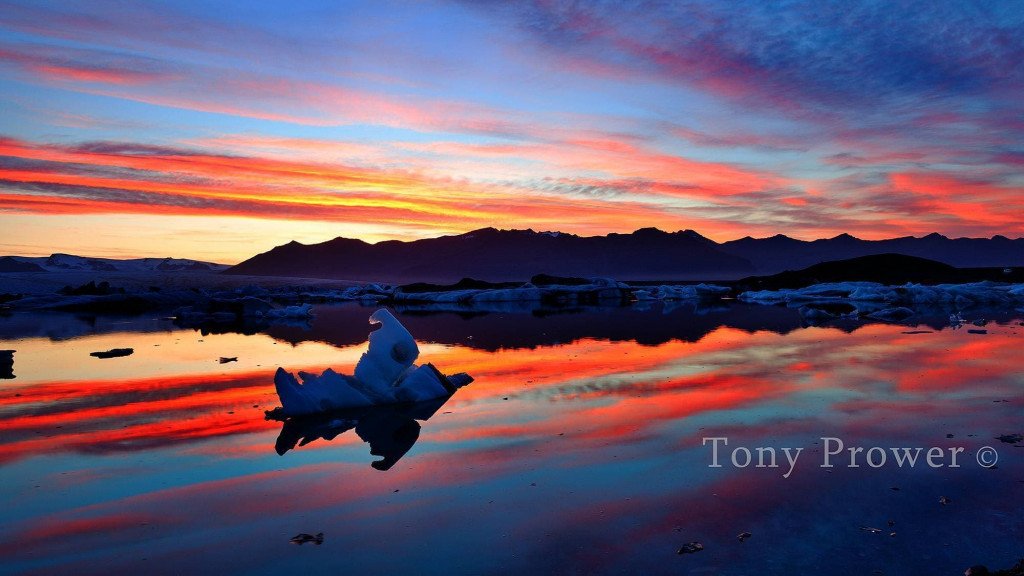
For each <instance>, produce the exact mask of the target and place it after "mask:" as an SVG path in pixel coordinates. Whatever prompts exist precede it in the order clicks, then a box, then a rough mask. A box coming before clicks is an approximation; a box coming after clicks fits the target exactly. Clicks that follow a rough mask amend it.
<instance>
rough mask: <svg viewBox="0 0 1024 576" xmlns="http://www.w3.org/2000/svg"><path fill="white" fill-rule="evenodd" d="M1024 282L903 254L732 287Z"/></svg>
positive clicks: (1009, 272)
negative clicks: (985, 281)
mask: <svg viewBox="0 0 1024 576" xmlns="http://www.w3.org/2000/svg"><path fill="white" fill-rule="evenodd" d="M983 280H990V281H994V282H1014V283H1017V282H1024V268H1011V269H1006V268H1003V267H972V268H957V267H954V266H950V265H949V264H944V263H942V262H936V261H935V260H929V259H927V258H921V257H918V256H906V255H904V254H871V255H869V256H858V257H856V258H848V259H845V260H833V261H830V262H821V263H818V264H814V265H812V266H808V267H807V268H804V269H802V270H788V271H786V272H779V273H778V274H773V275H770V276H751V277H748V278H743V279H740V280H738V281H736V282H734V283H733V287H734V288H735V291H736V292H743V291H745V290H779V289H783V288H802V287H805V286H811V285H813V284H821V283H825V282H877V283H879V284H885V285H890V286H896V285H901V284H906V283H908V282H911V283H914V284H928V285H932V284H960V283H964V282H981V281H983Z"/></svg>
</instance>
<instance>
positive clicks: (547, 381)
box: [0, 303, 1024, 575]
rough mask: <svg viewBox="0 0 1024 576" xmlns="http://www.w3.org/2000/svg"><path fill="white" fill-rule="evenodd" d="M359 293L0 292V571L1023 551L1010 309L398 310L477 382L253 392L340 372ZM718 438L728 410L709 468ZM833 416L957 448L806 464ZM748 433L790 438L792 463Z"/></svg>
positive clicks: (460, 566)
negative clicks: (354, 400)
mask: <svg viewBox="0 0 1024 576" xmlns="http://www.w3.org/2000/svg"><path fill="white" fill-rule="evenodd" d="M373 310H374V308H370V307H363V306H359V305H357V304H341V305H322V306H317V307H316V308H315V309H314V316H313V318H312V320H311V321H310V322H309V323H308V324H303V323H294V324H291V325H274V326H271V327H268V328H264V329H262V330H257V331H252V333H249V334H245V333H241V332H235V331H232V330H223V331H219V332H221V333H213V332H210V331H202V330H194V329H183V328H180V327H177V326H175V325H174V324H173V323H172V322H170V321H169V320H166V319H161V318H156V317H147V316H142V317H134V318H110V317H106V318H105V317H99V318H97V317H85V316H75V315H69V314H34V313H33V314H28V313H15V314H12V315H10V316H7V317H2V318H0V341H2V345H0V348H2V349H11V350H15V353H14V364H13V368H12V373H13V375H14V378H13V379H10V378H8V379H4V380H0V413H2V415H3V418H2V419H0V430H2V433H0V485H2V486H3V493H4V502H5V505H4V507H3V509H2V511H0V518H2V521H0V555H2V557H3V559H4V560H3V562H2V564H0V573H4V574H54V573H61V574H78V575H87V574H112V573H138V574H189V573H216V572H232V573H246V574H284V573H302V574H338V573H350V574H413V573H415V574H450V573H453V572H454V573H476V574H791V573H808V574H818V573H820V574H873V573H874V574H885V575H900V574H962V573H963V570H964V569H965V568H967V567H968V566H971V565H975V564H986V565H988V566H989V567H990V568H994V567H1002V568H1008V567H1009V566H1011V565H1012V564H1014V563H1015V562H1016V561H1017V559H1018V558H1019V557H1021V555H1022V554H1024V549H1022V546H1021V542H1024V506H1022V503H1024V449H1022V448H1021V441H1020V439H1019V437H1017V438H1015V437H1014V435H1016V434H1020V433H1022V432H1024V418H1022V416H1024V355H1022V354H1021V353H1020V350H1021V349H1022V342H1024V326H1022V325H1021V320H1022V319H1024V314H1021V313H1019V312H1013V311H1012V310H1011V311H1009V312H1002V313H988V314H983V313H982V312H981V311H978V312H977V313H975V315H974V317H971V318H965V320H968V321H969V323H967V324H965V325H963V326H960V327H958V328H954V327H952V326H950V325H949V322H948V319H947V318H944V317H942V316H936V317H935V318H934V319H931V320H924V321H921V320H920V319H918V320H915V322H914V323H912V324H906V323H904V324H899V323H884V322H861V321H857V322H852V321H851V322H845V323H844V322H833V323H829V324H827V325H824V326H814V325H808V324H807V323H806V322H805V321H804V320H803V319H802V318H801V316H800V314H799V312H797V311H796V310H793V309H790V308H780V307H774V306H758V305H751V304H743V303H732V304H728V305H716V306H711V307H702V306H700V305H694V304H686V305H681V306H669V305H665V304H662V303H654V304H649V305H646V306H642V307H638V306H628V307H610V308H587V309H580V310H572V311H563V312H561V313H554V312H545V313H539V312H538V313H530V312H523V311H519V312H516V313H493V312H492V313H472V312H468V311H467V312H464V313H461V314H455V313H428V312H423V311H420V312H414V311H403V310H401V309H399V310H396V312H395V313H396V316H397V317H398V318H399V319H400V320H401V322H402V323H403V324H404V325H405V326H406V327H407V328H408V330H409V331H410V332H411V333H412V334H413V335H414V336H415V337H416V340H417V342H418V343H419V349H420V360H421V361H423V362H431V363H433V364H435V365H437V366H439V367H443V368H445V369H447V370H450V371H452V372H466V373H468V374H470V375H472V376H473V378H474V379H475V381H474V382H473V383H472V384H471V385H469V386H466V387H465V388H463V389H460V390H458V392H457V393H456V394H455V395H454V396H452V397H451V398H449V399H447V401H444V400H442V401H440V402H438V403H436V405H433V406H421V407H415V408H408V407H388V408H385V409H382V410H365V411H362V412H358V413H348V414H342V415H337V416H333V417H327V418H324V419H321V420H319V421H312V422H307V423H304V424H303V425H297V424H295V423H288V422H286V423H282V422H279V421H275V420H272V419H267V418H266V417H265V411H267V410H271V409H273V408H274V407H276V406H278V405H279V402H278V399H277V395H276V393H275V391H274V384H273V375H274V372H275V371H276V370H277V368H278V367H283V368H284V369H286V370H289V371H295V372H297V371H299V370H304V371H308V372H314V373H320V372H321V371H323V370H324V369H325V368H327V367H333V368H335V369H337V370H339V371H340V372H350V371H351V369H352V367H353V366H354V365H355V363H356V361H357V360H358V359H359V357H360V355H361V354H362V353H363V352H364V351H365V350H366V337H367V332H368V331H369V329H370V326H369V325H368V324H367V320H366V319H367V316H368V315H369V314H370V313H371V312H372V311H373ZM215 332H216V331H215ZM124 347H130V348H132V349H133V353H132V354H131V355H129V356H124V357H118V358H109V359H100V358H94V357H90V353H92V352H95V351H100V350H109V349H115V348H124ZM221 358H224V359H231V358H237V360H233V361H226V362H224V363H222V362H221V361H220V359H221ZM705 438H728V442H729V445H728V447H725V446H722V447H721V450H722V451H721V453H720V454H719V459H720V461H719V463H720V464H722V466H721V467H712V466H711V465H712V449H711V446H710V445H709V444H708V443H707V442H706V441H704V439H705ZM822 438H837V439H841V440H842V442H843V443H844V448H846V447H864V448H870V447H881V448H882V449H884V450H886V451H888V450H890V449H891V448H900V447H925V448H929V447H937V448H939V449H941V450H943V451H945V453H946V454H948V453H949V450H950V449H956V448H962V453H961V454H960V458H959V464H960V466H959V467H957V468H951V467H949V466H948V463H949V462H948V458H947V459H946V464H947V466H943V467H941V468H938V467H930V466H927V465H925V464H924V462H922V461H919V462H917V465H916V466H913V467H908V466H903V467H900V466H898V465H897V464H896V463H895V462H894V461H893V458H891V457H890V458H888V460H887V461H886V463H885V465H883V466H880V467H878V468H875V467H872V466H871V465H869V464H868V463H867V462H866V461H865V456H864V454H860V455H858V456H857V457H858V459H859V464H860V465H859V466H858V467H850V466H848V463H849V460H850V457H849V456H850V455H849V453H848V452H847V451H846V450H844V451H843V452H841V453H839V454H836V455H834V456H832V462H833V464H835V466H833V467H832V468H823V467H821V466H820V464H821V463H822V457H823V452H824V451H825V450H826V449H827V448H829V447H828V446H826V445H825V443H824V442H823V440H822ZM986 446H987V447H990V448H992V449H993V450H994V451H995V453H996V454H997V462H996V463H995V465H994V466H991V467H986V466H983V465H981V464H979V462H978V460H979V459H984V458H981V456H980V452H979V451H981V450H983V448H984V447H986ZM737 447H746V448H749V449H751V450H755V451H754V452H753V460H752V461H751V462H750V464H749V465H746V466H743V467H740V466H739V465H738V464H743V454H742V453H741V454H740V455H739V461H738V464H737V463H734V461H733V459H732V454H734V452H733V450H734V449H735V448H737ZM757 447H775V448H776V449H781V448H783V447H789V448H794V449H795V448H802V449H803V451H802V453H801V454H800V457H799V459H798V460H797V462H796V464H795V465H794V466H792V470H789V471H790V472H791V473H790V474H789V475H788V477H784V474H786V473H787V469H789V468H791V467H790V466H789V464H788V463H787V462H786V459H785V457H784V456H783V455H782V453H781V452H780V453H779V454H778V458H779V467H775V468H773V467H768V466H765V467H760V468H759V467H756V464H757V457H758V454H757V452H756V448H757ZM371 452H372V453H371ZM922 460H923V457H922ZM984 463H985V464H986V465H988V464H989V462H988V461H987V460H986V461H985V462H984ZM301 534H307V535H310V536H311V539H309V540H308V541H306V540H304V539H302V538H299V539H298V540H297V542H303V543H301V544H298V543H295V542H292V540H293V538H294V537H296V536H298V535H301ZM318 534H322V542H320V543H318V539H317V538H316V535H318ZM743 534H748V535H749V536H747V537H744V538H740V535H743ZM691 543H700V545H701V548H702V549H700V550H699V551H693V552H687V550H686V547H687V546H688V545H689V544H691ZM680 552H684V553H680Z"/></svg>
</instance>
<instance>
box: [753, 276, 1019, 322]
mask: <svg viewBox="0 0 1024 576" xmlns="http://www.w3.org/2000/svg"><path fill="white" fill-rule="evenodd" d="M738 298H739V300H741V301H744V302H751V303H756V304H766V305H778V304H785V305H787V306H790V307H795V308H799V309H800V311H801V313H802V314H804V316H805V317H806V318H808V319H828V318H835V317H839V316H846V317H854V316H867V317H869V318H873V319H876V320H884V321H899V320H903V319H905V318H908V317H910V316H911V315H913V314H914V313H915V311H917V310H921V309H929V310H935V309H942V310H946V311H949V312H951V313H956V312H959V311H966V310H970V309H972V308H980V307H990V308H991V307H1008V308H1014V307H1017V306H1021V305H1024V284H1005V283H998V282H973V283H968V284H938V285H935V286H924V285H921V284H910V283H908V284H904V285H902V286H885V285H883V284H878V283H874V282H832V283H825V284H814V285H812V286H807V287H804V288H793V289H782V290H758V291H749V292H743V293H742V294H740V295H739V297H738Z"/></svg>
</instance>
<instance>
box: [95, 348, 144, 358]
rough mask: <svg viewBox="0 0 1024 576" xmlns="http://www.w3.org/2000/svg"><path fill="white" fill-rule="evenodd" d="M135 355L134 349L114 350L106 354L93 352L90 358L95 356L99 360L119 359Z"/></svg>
mask: <svg viewBox="0 0 1024 576" xmlns="http://www.w3.org/2000/svg"><path fill="white" fill-rule="evenodd" d="M134 353H135V349H134V348H114V349H112V350H107V351H104V352H93V353H91V354H89V356H95V357H97V358H119V357H121V356H131V355H132V354H134Z"/></svg>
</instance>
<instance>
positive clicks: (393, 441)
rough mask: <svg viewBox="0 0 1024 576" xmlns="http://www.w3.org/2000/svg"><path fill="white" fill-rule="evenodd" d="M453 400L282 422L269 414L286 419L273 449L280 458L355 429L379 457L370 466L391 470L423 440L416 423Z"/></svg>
mask: <svg viewBox="0 0 1024 576" xmlns="http://www.w3.org/2000/svg"><path fill="white" fill-rule="evenodd" d="M449 398H450V396H445V397H443V398H435V399H433V400H426V401H423V402H416V403H407V404H388V405H384V406H366V407H363V408H348V409H345V410H338V411H335V412H330V413H324V414H315V415H310V416H301V417H295V418H282V417H281V416H280V415H279V413H274V412H270V413H268V414H267V417H268V418H270V419H279V420H280V419H283V425H282V426H281V433H280V434H279V435H278V437H277V442H276V443H275V444H274V449H275V450H276V451H277V453H278V454H280V455H282V456H283V455H284V453H285V452H287V451H289V450H292V449H294V448H295V447H296V446H305V445H306V444H309V443H310V442H312V441H314V440H319V439H321V438H322V439H324V440H327V441H331V440H334V438H336V437H337V436H338V435H339V434H343V433H345V432H348V431H349V430H352V429H355V433H356V435H357V436H359V438H360V439H361V440H362V441H363V442H367V443H369V444H370V454H371V455H373V456H380V457H381V460H377V461H375V462H373V463H371V464H370V465H371V466H373V467H374V468H376V469H377V470H388V469H389V468H391V467H392V466H394V465H395V463H396V462H398V461H399V460H400V459H401V458H402V456H405V454H406V452H408V451H409V449H410V448H412V447H413V444H415V443H416V440H417V439H419V437H420V423H419V422H417V420H423V421H426V420H428V419H430V417H431V416H433V415H434V414H435V413H437V411H438V409H439V408H441V406H444V404H445V403H446V402H448V399H449Z"/></svg>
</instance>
